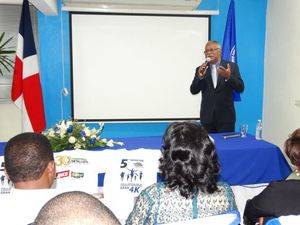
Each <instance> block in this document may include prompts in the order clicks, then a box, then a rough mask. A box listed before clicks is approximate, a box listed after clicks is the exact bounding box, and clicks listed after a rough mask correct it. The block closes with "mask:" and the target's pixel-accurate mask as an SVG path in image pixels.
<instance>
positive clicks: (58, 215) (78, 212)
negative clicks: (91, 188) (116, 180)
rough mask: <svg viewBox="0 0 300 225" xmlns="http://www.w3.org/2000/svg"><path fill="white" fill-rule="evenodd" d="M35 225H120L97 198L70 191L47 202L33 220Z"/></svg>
mask: <svg viewBox="0 0 300 225" xmlns="http://www.w3.org/2000/svg"><path fill="white" fill-rule="evenodd" d="M34 224H36V225H75V224H78V225H79V224H80V225H120V222H119V221H118V219H117V218H116V217H115V215H114V214H113V213H112V212H111V211H110V210H109V209H108V208H107V207H106V206H105V205H104V204H103V203H101V202H100V201H99V200H98V199H97V198H95V197H93V196H92V195H89V194H87V193H84V192H79V191H72V192H65V193H63V194H60V195H57V196H56V197H54V198H52V199H51V200H49V201H48V202H47V203H46V204H45V205H44V206H43V208H42V209H41V210H40V212H39V214H38V215H37V217H36V219H35V223H34Z"/></svg>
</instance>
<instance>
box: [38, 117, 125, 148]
mask: <svg viewBox="0 0 300 225" xmlns="http://www.w3.org/2000/svg"><path fill="white" fill-rule="evenodd" d="M99 126H100V127H99V129H95V128H93V129H90V128H89V127H87V126H86V125H85V124H84V123H78V122H74V121H71V120H68V121H64V120H62V121H60V122H59V123H57V124H56V125H55V126H54V127H53V128H49V129H48V130H46V131H45V132H43V134H44V135H45V136H46V137H47V138H48V140H49V141H50V143H51V146H52V149H53V151H61V150H65V149H89V148H93V147H106V146H108V147H113V146H114V145H115V144H117V145H121V146H122V145H123V143H122V142H115V141H113V140H107V139H101V138H100V134H101V133H102V131H103V128H104V123H99Z"/></svg>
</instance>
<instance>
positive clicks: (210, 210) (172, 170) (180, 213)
mask: <svg viewBox="0 0 300 225" xmlns="http://www.w3.org/2000/svg"><path fill="white" fill-rule="evenodd" d="M159 161H160V165H159V169H160V170H161V172H162V176H163V177H164V179H165V182H163V183H155V184H153V185H151V186H149V187H147V188H146V189H145V190H143V191H142V192H141V194H140V195H139V197H138V198H137V201H136V204H135V206H134V208H133V211H132V212H131V214H130V215H129V217H128V219H127V221H126V224H127V225H135V224H163V223H172V222H179V221H187V220H191V219H196V218H200V217H207V216H212V215H218V214H223V213H227V212H229V211H232V210H237V208H236V203H235V199H234V195H233V192H232V190H231V188H230V186H229V185H227V184H226V183H221V182H218V177H219V170H220V165H219V162H218V156H217V153H216V149H215V145H214V143H213V142H212V141H211V139H210V138H209V136H208V134H207V132H206V130H205V129H204V128H203V127H202V126H201V125H199V124H197V123H190V122H176V123H172V124H171V125H170V126H169V127H168V128H167V130H166V132H165V134H164V137H163V146H162V157H161V158H160V160H159Z"/></svg>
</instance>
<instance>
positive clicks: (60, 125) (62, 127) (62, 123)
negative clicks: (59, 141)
mask: <svg viewBox="0 0 300 225" xmlns="http://www.w3.org/2000/svg"><path fill="white" fill-rule="evenodd" d="M58 127H59V128H60V129H61V130H67V126H66V123H65V121H64V120H63V121H61V123H60V124H59V125H58Z"/></svg>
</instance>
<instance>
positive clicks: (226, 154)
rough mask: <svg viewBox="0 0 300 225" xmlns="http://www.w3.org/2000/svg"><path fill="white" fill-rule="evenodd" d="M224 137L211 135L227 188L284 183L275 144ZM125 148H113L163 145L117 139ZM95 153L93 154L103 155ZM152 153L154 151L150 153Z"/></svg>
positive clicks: (284, 168)
mask: <svg viewBox="0 0 300 225" xmlns="http://www.w3.org/2000/svg"><path fill="white" fill-rule="evenodd" d="M223 135H224V134H211V136H212V137H213V139H214V140H215V143H216V148H217V152H218V155H219V160H220V164H221V175H220V179H221V180H223V181H226V182H228V183H229V184H230V185H244V184H256V183H269V182H271V181H273V180H282V179H285V178H286V177H287V176H288V175H289V174H290V173H291V168H290V166H289V165H288V163H287V161H286V159H285V158H284V156H283V154H282V152H281V150H280V149H279V148H278V147H277V146H276V145H274V144H271V143H269V142H266V141H264V140H260V141H258V140H255V138H254V137H253V136H252V135H248V136H247V137H246V138H240V137H238V138H231V139H224V138H223ZM114 140H115V141H122V142H124V144H125V146H122V147H121V146H115V147H113V149H115V150H118V149H121V148H126V149H127V150H134V149H138V148H145V149H156V150H159V149H160V147H161V144H162V138H161V137H160V136H155V137H133V138H116V139H114ZM5 144H6V143H5V142H2V143H0V156H1V155H3V153H4V147H5ZM102 150H103V149H94V150H93V151H102ZM152 151H153V150H152Z"/></svg>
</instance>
